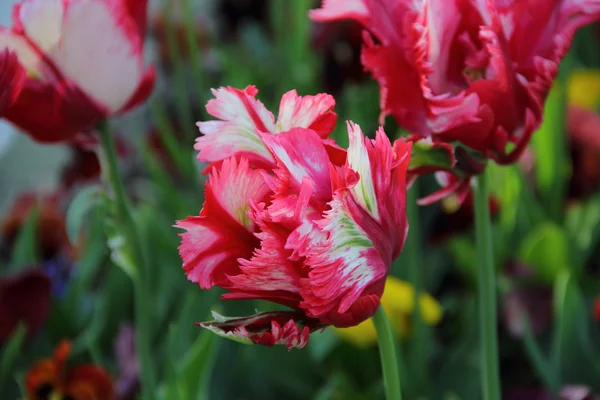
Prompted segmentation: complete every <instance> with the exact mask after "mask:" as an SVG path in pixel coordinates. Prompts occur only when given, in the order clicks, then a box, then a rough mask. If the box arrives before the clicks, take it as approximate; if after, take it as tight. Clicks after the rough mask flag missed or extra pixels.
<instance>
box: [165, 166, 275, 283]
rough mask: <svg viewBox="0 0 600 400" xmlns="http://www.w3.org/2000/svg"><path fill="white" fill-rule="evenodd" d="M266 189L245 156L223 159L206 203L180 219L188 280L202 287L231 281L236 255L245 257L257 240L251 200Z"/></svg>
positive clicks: (212, 177) (211, 181) (210, 183)
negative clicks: (195, 215) (193, 213)
mask: <svg viewBox="0 0 600 400" xmlns="http://www.w3.org/2000/svg"><path fill="white" fill-rule="evenodd" d="M267 193H268V188H267V187H266V185H265V184H264V180H263V178H262V175H261V173H260V172H259V171H256V170H252V169H250V167H249V166H248V162H247V161H246V160H242V161H241V162H240V163H239V165H238V164H237V161H236V160H235V159H233V158H232V159H228V160H225V162H223V164H222V166H221V169H220V170H214V171H213V172H212V173H211V175H210V176H209V181H208V183H207V184H206V188H205V199H206V200H205V203H204V207H203V208H202V211H201V212H200V216H198V217H188V218H187V219H185V220H181V221H178V223H177V225H176V227H178V228H182V229H185V230H186V231H187V232H186V233H183V234H181V235H180V236H181V238H182V241H181V245H180V247H179V253H180V255H181V258H182V260H183V268H184V270H185V271H186V274H187V276H188V279H189V280H191V281H192V282H197V283H199V284H200V287H202V288H203V289H208V288H210V287H212V286H215V285H218V286H222V287H227V286H229V285H230V282H229V279H228V278H227V275H235V274H238V273H239V272H240V269H239V263H238V259H239V258H249V257H250V256H251V255H252V251H253V250H254V248H256V247H257V246H258V244H259V243H258V239H257V238H255V237H254V235H253V234H252V232H253V230H254V222H253V221H252V219H251V218H250V216H249V215H248V213H249V210H250V203H252V202H258V201H261V200H262V199H263V198H264V197H265V196H266V195H267Z"/></svg>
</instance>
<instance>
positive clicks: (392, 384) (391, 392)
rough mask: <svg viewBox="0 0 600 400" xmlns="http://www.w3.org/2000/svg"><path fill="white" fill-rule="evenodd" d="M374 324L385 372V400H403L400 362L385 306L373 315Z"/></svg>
mask: <svg viewBox="0 0 600 400" xmlns="http://www.w3.org/2000/svg"><path fill="white" fill-rule="evenodd" d="M372 320H373V324H374V325H375V330H376V331H377V339H378V341H379V356H380V358H381V369H382V371H383V385H384V386H385V398H386V399H387V400H401V399H402V393H401V392H400V374H399V373H398V360H397V359H396V346H395V345H394V335H393V334H392V328H391V327H390V323H389V321H388V318H387V316H386V315H385V311H384V310H383V306H379V308H378V309H377V312H376V313H375V315H373V318H372Z"/></svg>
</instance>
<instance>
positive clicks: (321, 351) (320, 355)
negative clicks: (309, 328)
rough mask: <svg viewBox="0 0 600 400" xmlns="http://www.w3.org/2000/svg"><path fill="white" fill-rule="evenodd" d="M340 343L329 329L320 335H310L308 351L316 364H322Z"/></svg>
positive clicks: (316, 333)
mask: <svg viewBox="0 0 600 400" xmlns="http://www.w3.org/2000/svg"><path fill="white" fill-rule="evenodd" d="M339 342H340V338H339V336H338V335H336V334H335V333H333V331H332V330H331V329H325V330H324V331H323V332H322V333H319V332H315V333H313V334H312V335H310V340H309V341H308V351H309V352H310V355H311V357H312V358H313V359H314V360H315V361H317V362H323V361H324V360H325V359H326V358H327V357H328V356H329V355H330V354H331V352H332V351H333V350H334V349H335V348H336V347H337V345H338V344H339Z"/></svg>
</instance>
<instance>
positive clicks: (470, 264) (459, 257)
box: [447, 236, 477, 284]
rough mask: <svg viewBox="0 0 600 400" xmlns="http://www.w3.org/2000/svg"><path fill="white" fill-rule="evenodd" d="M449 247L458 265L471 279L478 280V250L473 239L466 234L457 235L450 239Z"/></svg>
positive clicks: (472, 280)
mask: <svg viewBox="0 0 600 400" xmlns="http://www.w3.org/2000/svg"><path fill="white" fill-rule="evenodd" d="M447 248H448V251H450V254H452V258H453V259H454V262H455V263H456V266H457V267H458V268H460V269H461V270H462V271H463V273H465V274H466V275H467V276H468V278H469V281H470V282H471V283H473V284H474V283H475V282H477V252H476V249H475V245H474V244H473V241H472V240H470V239H469V238H467V237H465V236H455V237H453V238H452V239H450V240H449V241H448V244H447Z"/></svg>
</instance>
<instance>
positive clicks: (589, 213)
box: [565, 196, 600, 270]
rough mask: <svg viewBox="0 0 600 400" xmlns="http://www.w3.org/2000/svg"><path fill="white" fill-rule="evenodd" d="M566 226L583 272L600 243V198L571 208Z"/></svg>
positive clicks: (578, 264)
mask: <svg viewBox="0 0 600 400" xmlns="http://www.w3.org/2000/svg"><path fill="white" fill-rule="evenodd" d="M565 225H566V229H567V232H568V235H569V238H570V239H571V241H572V243H573V246H574V250H575V251H574V253H575V256H576V257H577V262H576V263H575V265H577V266H578V267H579V270H581V268H583V266H584V265H585V263H586V262H587V261H588V259H589V257H590V255H591V252H592V251H594V249H595V248H596V247H597V245H598V242H599V241H600V196H595V197H593V198H591V199H589V200H588V201H586V202H585V203H578V204H574V205H572V206H570V207H569V208H568V209H567V215H566V218H565Z"/></svg>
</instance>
